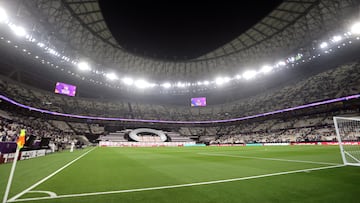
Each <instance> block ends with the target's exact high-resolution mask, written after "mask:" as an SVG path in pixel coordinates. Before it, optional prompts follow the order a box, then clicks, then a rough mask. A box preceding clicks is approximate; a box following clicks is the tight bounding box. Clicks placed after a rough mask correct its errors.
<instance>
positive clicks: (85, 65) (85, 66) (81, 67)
mask: <svg viewBox="0 0 360 203" xmlns="http://www.w3.org/2000/svg"><path fill="white" fill-rule="evenodd" d="M77 67H78V68H79V70H82V71H90V70H91V68H90V66H89V64H88V63H86V62H84V61H81V62H79V63H78V64H77Z"/></svg>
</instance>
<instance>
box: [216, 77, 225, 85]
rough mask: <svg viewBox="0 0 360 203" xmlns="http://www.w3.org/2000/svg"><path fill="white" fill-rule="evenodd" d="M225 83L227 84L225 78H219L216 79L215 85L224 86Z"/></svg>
mask: <svg viewBox="0 0 360 203" xmlns="http://www.w3.org/2000/svg"><path fill="white" fill-rule="evenodd" d="M224 82H225V80H224V78H222V77H217V78H216V79H215V83H216V84H217V85H222V84H224Z"/></svg>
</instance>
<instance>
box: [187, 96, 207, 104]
mask: <svg viewBox="0 0 360 203" xmlns="http://www.w3.org/2000/svg"><path fill="white" fill-rule="evenodd" d="M191 106H206V97H196V98H191Z"/></svg>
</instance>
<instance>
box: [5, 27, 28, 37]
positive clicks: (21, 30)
mask: <svg viewBox="0 0 360 203" xmlns="http://www.w3.org/2000/svg"><path fill="white" fill-rule="evenodd" d="M9 26H10V29H11V30H12V31H13V32H14V34H15V35H17V36H19V37H23V36H25V35H26V34H27V33H26V31H25V29H24V28H23V27H20V26H16V25H14V24H11V25H9Z"/></svg>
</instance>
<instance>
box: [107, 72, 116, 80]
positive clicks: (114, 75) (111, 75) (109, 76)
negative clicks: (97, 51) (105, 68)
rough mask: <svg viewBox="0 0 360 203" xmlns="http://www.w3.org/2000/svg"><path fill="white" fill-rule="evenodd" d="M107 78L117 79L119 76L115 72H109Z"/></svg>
mask: <svg viewBox="0 0 360 203" xmlns="http://www.w3.org/2000/svg"><path fill="white" fill-rule="evenodd" d="M106 78H107V79H109V80H117V79H118V76H117V75H116V74H115V73H107V74H106Z"/></svg>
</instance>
